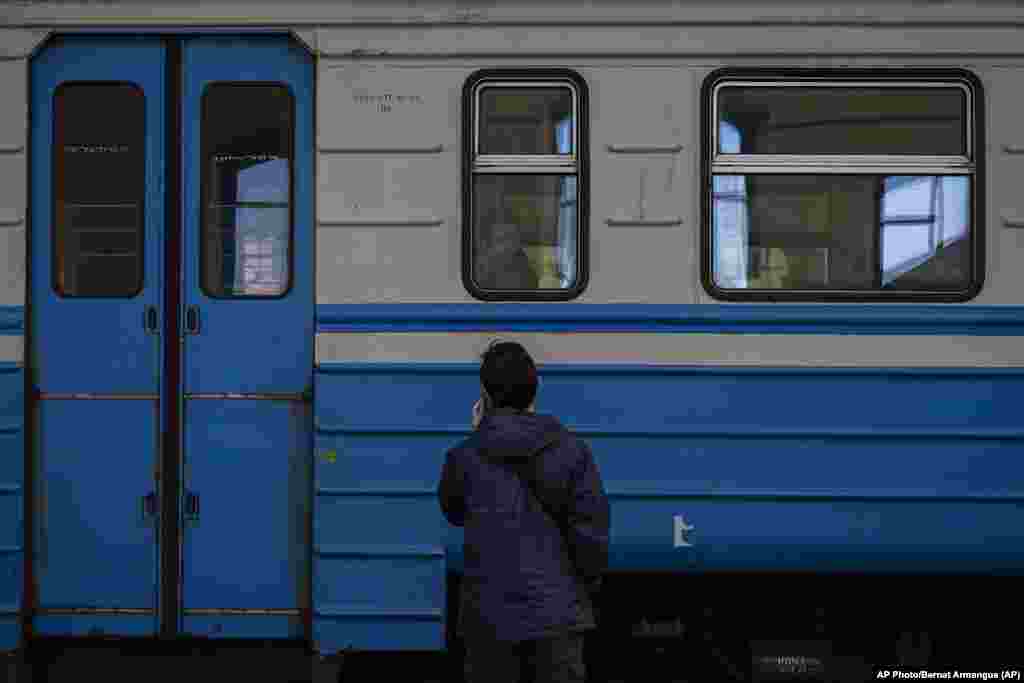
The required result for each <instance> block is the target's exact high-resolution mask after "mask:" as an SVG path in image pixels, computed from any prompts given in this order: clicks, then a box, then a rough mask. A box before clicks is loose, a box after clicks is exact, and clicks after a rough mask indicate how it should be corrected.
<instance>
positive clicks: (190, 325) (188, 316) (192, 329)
mask: <svg viewBox="0 0 1024 683" xmlns="http://www.w3.org/2000/svg"><path fill="white" fill-rule="evenodd" d="M185 334H199V307H198V306H189V307H188V308H187V309H186V310H185Z"/></svg>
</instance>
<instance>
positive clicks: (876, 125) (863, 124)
mask: <svg viewBox="0 0 1024 683" xmlns="http://www.w3.org/2000/svg"><path fill="white" fill-rule="evenodd" d="M718 92H719V94H718V102H717V105H718V121H719V124H720V125H721V124H723V123H728V124H730V125H732V126H734V127H735V128H736V130H737V131H738V132H739V137H740V139H741V140H742V145H741V146H740V148H739V149H735V148H732V149H731V148H730V147H729V140H726V139H725V137H724V136H722V137H720V138H719V143H718V151H719V153H720V154H880V155H897V154H909V155H929V156H932V155H934V156H942V155H949V156H956V155H966V154H967V137H966V135H967V133H966V131H967V125H966V114H965V112H966V110H967V97H966V95H965V92H964V91H963V90H961V89H960V88H954V87H935V88H907V87H902V88H899V87H893V88H881V87H826V86H819V87H754V86H726V87H724V88H722V89H721V90H719V91H718Z"/></svg>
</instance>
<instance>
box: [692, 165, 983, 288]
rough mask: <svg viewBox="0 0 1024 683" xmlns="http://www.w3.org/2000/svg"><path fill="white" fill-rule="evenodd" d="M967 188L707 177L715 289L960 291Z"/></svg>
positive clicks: (944, 179)
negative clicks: (709, 179) (710, 184)
mask: <svg viewBox="0 0 1024 683" xmlns="http://www.w3.org/2000/svg"><path fill="white" fill-rule="evenodd" d="M969 216H970V178H969V177H964V176H912V177H905V176H880V175H858V176H844V175H831V174H829V175H730V176H725V175H721V176H714V178H713V195H712V230H713V238H714V243H713V248H714V258H713V261H712V263H713V264H714V273H713V274H714V279H715V283H716V285H717V286H718V287H720V288H723V289H760V290H796V291H814V290H818V291H820V290H853V291H872V290H880V289H885V290H927V291H962V290H965V289H967V287H968V286H969V284H970V282H971V275H972V273H971V269H970V253H971V243H970V240H971V235H972V232H973V231H972V230H971V226H970V223H969Z"/></svg>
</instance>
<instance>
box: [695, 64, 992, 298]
mask: <svg viewBox="0 0 1024 683" xmlns="http://www.w3.org/2000/svg"><path fill="white" fill-rule="evenodd" d="M739 80H742V81H744V82H766V83H775V82H781V81H784V82H786V83H787V84H789V83H792V82H807V83H822V82H827V83H829V84H835V85H839V86H841V85H842V84H843V83H844V82H853V81H871V82H876V83H886V84H888V83H892V84H893V86H894V87H898V86H899V85H900V84H906V83H908V82H915V83H921V82H925V83H935V85H936V87H941V86H943V85H947V86H948V85H957V86H961V85H962V86H965V87H966V88H967V90H968V92H969V93H970V98H969V102H968V103H967V107H968V110H967V111H965V112H964V114H965V123H964V125H965V129H966V130H965V135H966V143H967V148H968V154H967V157H968V159H969V161H970V164H971V169H970V170H971V172H970V173H969V174H968V177H970V178H971V182H970V186H971V191H970V196H969V204H970V206H969V209H968V216H969V217H970V220H971V223H970V231H969V236H970V258H969V262H970V268H971V275H970V281H969V282H968V284H967V287H966V288H965V289H962V290H955V291H953V290H948V289H947V290H934V291H929V290H824V291H823V290H817V291H815V290H783V289H771V290H769V289H760V290H758V289H724V288H721V287H718V286H717V285H716V283H715V281H714V273H713V263H714V253H713V249H714V234H713V226H712V217H713V213H712V212H713V209H714V206H713V202H714V199H713V196H712V195H713V190H714V188H713V183H712V176H713V171H712V162H713V160H714V158H715V155H716V154H717V151H718V150H717V148H716V145H717V138H718V136H717V126H718V120H717V110H716V107H715V101H714V98H715V93H716V89H717V87H718V86H720V85H722V84H723V83H727V82H730V81H739ZM700 98H701V99H700V118H701V121H700V133H701V159H700V165H701V174H700V175H701V181H700V182H701V187H700V196H701V200H700V201H701V230H700V238H701V248H700V252H701V253H700V259H701V275H700V278H701V284H702V286H703V287H704V291H705V292H707V293H708V294H709V295H710V296H711V297H712V298H714V299H716V300H719V301H725V302H817V303H837V302H854V303H868V302H891V303H901V302H902V303H908V302H916V303H921V302H932V303H963V302H966V301H970V300H971V299H974V298H975V297H977V296H978V294H979V293H980V292H981V290H982V289H983V287H984V283H985V244H986V239H985V235H986V225H985V211H984V209H985V206H984V197H985V173H984V171H985V126H984V121H985V106H984V104H985V103H984V89H983V87H982V83H981V80H980V79H979V78H978V77H977V76H976V75H975V74H974V73H973V72H971V71H969V70H967V69H961V68H936V69H924V68H899V69H896V68H878V69H874V68H865V69H859V68H858V69H855V68H849V69H846V68H832V69H819V68H806V69H805V68H781V69H763V68H743V67H724V68H720V69H717V70H715V71H712V72H711V73H710V74H708V76H707V77H705V79H704V81H703V83H702V86H701V92H700ZM834 156H848V155H834ZM834 156H833V158H834ZM791 173H792V174H794V175H807V174H813V173H814V172H813V171H811V170H800V168H799V167H797V166H794V170H793V171H791ZM876 174H877V172H876V171H874V170H868V169H864V170H862V171H861V172H860V173H851V174H850V175H865V176H866V175H876ZM744 175H749V174H744ZM899 175H904V173H900V174H899ZM924 175H933V174H928V173H926V174H924ZM960 175H962V174H960ZM878 258H879V259H880V258H881V255H879V256H878Z"/></svg>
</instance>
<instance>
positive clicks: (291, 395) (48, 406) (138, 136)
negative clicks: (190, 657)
mask: <svg viewBox="0 0 1024 683" xmlns="http://www.w3.org/2000/svg"><path fill="white" fill-rule="evenodd" d="M31 87H32V164H31V168H32V182H31V194H32V284H31V297H32V299H31V313H30V325H31V331H30V333H31V354H32V355H31V367H32V371H33V380H32V381H33V384H34V386H35V399H36V400H35V401H34V406H35V416H36V417H35V420H36V422H35V424H36V429H35V434H36V439H35V442H34V447H33V453H34V460H35V462H34V466H35V471H36V477H35V481H36V485H35V491H34V494H35V501H36V504H35V510H36V514H35V524H34V526H35V529H34V532H35V539H36V540H35V542H36V547H37V549H38V550H37V552H36V553H35V555H36V559H35V562H36V566H35V572H34V573H35V584H36V585H35V589H36V590H35V595H36V605H35V608H36V618H35V624H34V628H35V630H36V631H37V632H40V633H44V634H47V633H50V634H66V633H82V632H85V633H96V632H100V633H110V634H130V635H145V634H148V633H152V632H155V631H156V630H157V629H158V628H159V626H160V624H161V623H163V624H164V625H165V629H164V630H166V624H167V623H168V619H170V620H171V621H173V623H174V627H175V629H176V630H182V629H183V630H185V631H193V632H200V633H204V634H207V635H218V634H221V635H225V636H230V635H233V634H238V635H264V636H284V635H296V634H297V633H296V629H297V625H298V623H299V620H298V617H297V614H298V608H299V606H300V604H301V603H302V600H303V597H302V587H303V586H304V585H305V583H306V577H305V571H306V570H305V566H306V564H305V563H304V562H303V561H301V557H302V556H304V555H305V553H304V552H303V549H304V548H299V547H297V545H298V546H305V545H306V544H305V533H299V534H298V535H296V532H304V528H305V527H304V526H302V525H300V524H298V523H297V522H296V521H295V520H294V519H293V518H294V517H295V516H296V514H300V515H302V509H303V506H304V504H305V503H304V501H305V500H306V499H308V490H303V491H301V494H302V497H299V494H300V492H299V489H300V488H302V487H304V486H305V485H304V484H302V483H301V482H300V481H299V480H300V479H302V478H303V477H305V476H306V475H305V474H304V472H305V470H306V469H307V466H308V462H309V459H310V458H309V455H310V452H309V448H308V441H309V438H308V437H309V424H308V422H309V419H308V416H309V409H308V405H307V404H306V403H305V402H304V401H303V397H304V395H305V394H306V392H307V390H308V387H309V386H310V383H311V375H312V341H313V330H312V326H313V298H312V282H311V277H310V273H311V270H312V268H311V266H312V263H311V262H312V253H311V247H312V244H311V233H310V228H311V221H312V215H311V205H312V202H311V179H312V158H311V156H312V154H311V136H312V129H311V124H312V99H311V94H312V65H311V63H310V60H309V58H308V56H307V55H306V54H305V53H304V52H303V51H302V50H301V49H300V48H299V47H298V46H296V45H294V44H293V43H292V42H290V41H289V40H288V39H286V38H276V37H265V38H264V37H246V38H235V37H198V36H197V37H186V38H181V39H173V40H171V39H164V38H155V37H154V38H147V37H114V38H99V39H97V38H74V39H71V38H69V39H64V40H58V41H55V42H53V43H51V44H50V45H48V46H47V47H46V48H45V49H44V50H43V51H42V52H41V53H40V54H39V55H38V56H37V57H36V58H35V59H34V60H33V65H32V86H31ZM172 250H173V252H174V253H169V252H171V251H172ZM168 257H171V258H168ZM168 288H173V290H170V291H169V290H168ZM168 316H171V318H170V319H168ZM168 444H173V445H174V446H173V447H168ZM169 470H173V471H174V476H167V475H168V474H169V473H170V472H169ZM305 481H306V482H308V477H307V478H306V479H305ZM169 482H170V483H169ZM171 510H173V511H174V513H173V516H174V518H173V519H172V518H171V517H170V514H171V513H170V512H169V511H171ZM303 516H304V515H303ZM168 524H172V525H173V526H172V529H173V532H172V535H171V536H170V537H168V536H167V525H168ZM169 538H170V541H168V539H169ZM161 539H162V540H163V541H164V543H161ZM169 553H170V554H173V556H174V560H179V559H180V561H170V562H168V561H167V558H168V557H169V555H168V554H169ZM168 567H171V568H172V571H171V572H170V574H177V575H175V576H171V575H169V572H168V571H167V568H168ZM174 567H177V569H176V570H174V569H173V568H174ZM168 591H172V592H173V593H174V594H175V595H176V600H175V603H174V604H175V608H174V612H175V613H174V614H173V615H171V616H170V617H168V615H167V614H166V612H167V611H168V610H167V609H166V605H167V603H166V600H162V597H161V594H162V592H163V593H166V592H168ZM161 605H163V607H164V609H162V610H161ZM162 612H163V614H162ZM246 617H252V618H251V619H248V620H246V619H245V618H246Z"/></svg>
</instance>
